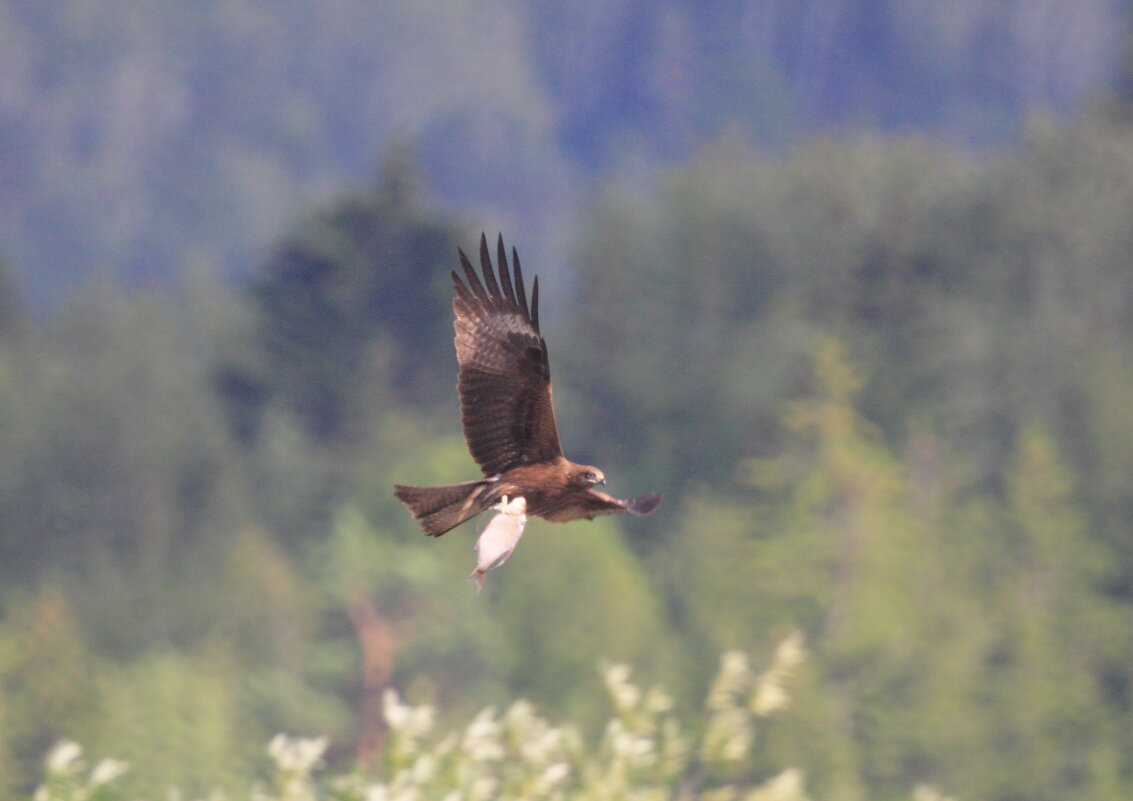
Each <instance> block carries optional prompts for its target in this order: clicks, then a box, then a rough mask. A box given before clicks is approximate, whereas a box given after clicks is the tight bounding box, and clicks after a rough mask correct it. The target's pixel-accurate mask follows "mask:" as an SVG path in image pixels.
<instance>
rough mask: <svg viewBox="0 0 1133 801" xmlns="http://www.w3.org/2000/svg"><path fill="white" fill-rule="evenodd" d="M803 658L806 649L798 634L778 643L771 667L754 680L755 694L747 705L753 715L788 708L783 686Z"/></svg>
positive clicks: (786, 695)
mask: <svg viewBox="0 0 1133 801" xmlns="http://www.w3.org/2000/svg"><path fill="white" fill-rule="evenodd" d="M805 658H806V649H805V648H804V647H803V635H802V634H801V633H800V632H798V631H795V632H792V633H791V634H790V635H789V636H788V637H787V638H786V639H784V640H783V641H782V642H781V643H779V646H778V647H777V648H776V649H775V657H774V659H772V661H771V667H769V668H768V669H767V670H766V671H764V673H763V674H761V675H760V676H759V678H758V679H757V680H756V685H755V692H753V693H752V696H751V701H750V702H749V705H748V706H749V708H750V709H751V711H752V712H753V713H755V714H756V715H762V716H766V715H770V714H772V713H773V712H778V711H779V710H781V709H786V708H787V707H788V706H790V704H791V697H790V696H789V695H788V694H787V691H786V688H785V685H786V683H787V680H788V679H789V678H790V677H791V674H792V673H793V672H794V669H795V668H796V667H798V666H799V665H800V664H801V663H802V661H803V660H804V659H805Z"/></svg>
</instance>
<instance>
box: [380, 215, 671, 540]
mask: <svg viewBox="0 0 1133 801" xmlns="http://www.w3.org/2000/svg"><path fill="white" fill-rule="evenodd" d="M497 251H498V257H497V260H498V263H499V280H498V281H497V280H496V276H495V274H494V270H493V269H492V259H491V256H490V255H489V253H488V242H487V239H486V238H485V237H484V235H483V234H481V235H480V269H481V272H482V273H483V281H481V280H480V277H479V276H477V274H476V270H475V269H473V267H472V264H471V263H470V262H469V261H468V257H467V256H465V255H464V252H463V251H461V250H459V249H458V251H457V253H458V254H459V256H460V264H461V267H462V268H463V270H464V278H465V279H466V281H467V284H465V281H462V280H461V278H460V276H459V275H457V273H456V272H455V271H453V273H452V280H453V285H454V287H455V289H456V297H455V298H454V299H453V301H452V307H453V311H454V312H455V313H456V322H455V324H454V327H455V329H456V339H455V342H456V358H457V362H459V365H460V371H459V373H458V376H457V385H456V386H457V393H458V394H459V395H460V416H461V421H462V423H463V425H464V438H465V440H466V441H467V442H468V450H469V451H470V452H471V453H472V458H473V459H475V460H476V463H477V464H478V465H480V469H481V471H482V472H483V473H484V478H480V479H476V480H475V481H466V482H464V483H462V484H450V485H447V486H443V487H405V486H400V485H397V486H395V487H394V495H395V496H396V497H397V499H398V500H399V501H401V502H402V503H404V504H405V505H406V506H407V507H408V508H409V511H410V513H411V514H412V515H413V517H414V518H416V520H417V522H418V523H420V524H421V528H422V529H424V530H425V533H426V534H428V535H429V536H431V537H439V536H440V535H442V534H444V533H445V532H446V531H450V530H451V529H453V528H455V527H456V526H458V525H460V524H461V523H463V522H464V521H466V520H468V519H469V518H472V517H475V516H476V515H478V514H480V512H483V511H484V510H485V509H490V508H492V507H493V506H495V505H496V504H498V503H500V501H501V500H502V499H503V498H504V497H505V496H506V497H508V498H512V499H515V498H523V499H524V502H525V504H526V507H527V514H529V515H537V516H539V517H542V518H544V519H545V520H550V521H552V522H555V523H565V522H567V521H570V520H579V519H582V518H585V519H587V520H589V519H591V518H594V517H596V516H598V515H604V514H617V513H619V512H629V513H630V514H634V515H647V514H650V513H652V512H653V510H654V509H656V508H657V506H658V504H660V503H661V496H660V495H657V494H649V495H643V496H641V497H640V498H636V499H631V500H622V499H619V498H615V497H613V496H612V495H607V494H606V493H604V492H600V491H598V490H596V489H594V487H595V486H596V485H598V484H603V485H604V484H605V483H606V477H605V475H603V473H602V471H601V470H599V469H598V468H597V467H591V466H589V465H583V464H576V463H574V462H572V461H569V460H568V459H566V458H565V457H564V456H563V449H562V446H561V445H560V444H559V431H558V427H557V426H556V424H555V410H554V407H553V405H552V403H551V369H550V365H549V362H548V359H547V343H546V342H544V341H543V337H542V335H540V333H539V279H538V278H536V279H535V281H534V283H533V284H532V287H531V303H530V305H529V304H528V302H527V291H526V289H525V288H524V285H523V273H522V271H521V270H520V266H519V254H518V253H516V252H515V248H512V251H511V255H512V265H513V268H514V274H513V273H512V272H511V271H510V270H509V268H508V262H507V251H506V250H504V240H503V236H500V238H499V242H498V245H497Z"/></svg>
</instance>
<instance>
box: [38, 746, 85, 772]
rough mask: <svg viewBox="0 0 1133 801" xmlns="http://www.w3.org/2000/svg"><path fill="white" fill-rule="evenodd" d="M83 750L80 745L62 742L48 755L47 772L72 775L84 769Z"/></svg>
mask: <svg viewBox="0 0 1133 801" xmlns="http://www.w3.org/2000/svg"><path fill="white" fill-rule="evenodd" d="M82 758H83V749H82V746H80V745H79V744H78V743H75V742H71V741H70V740H62V741H60V742H59V743H57V744H56V746H55V747H54V748H52V749H51V751H50V752H49V753H48V754H47V759H46V764H47V772H48V773H49V774H51V773H71V772H73V771H77V770H79V769H80V768H81V767H82Z"/></svg>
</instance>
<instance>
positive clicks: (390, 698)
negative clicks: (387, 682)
mask: <svg viewBox="0 0 1133 801" xmlns="http://www.w3.org/2000/svg"><path fill="white" fill-rule="evenodd" d="M412 711H413V710H412V709H411V708H410V707H409V705H407V704H403V703H401V700H400V699H399V698H398V697H397V690H394V689H392V688H387V689H386V691H385V692H384V693H382V715H383V716H384V717H385V719H386V723H388V724H389V727H390V728H391V729H394V730H397V729H400V728H402V727H403V726H404V725H405V724H406V723H407V722H408V721H409V715H410V713H411V712H412Z"/></svg>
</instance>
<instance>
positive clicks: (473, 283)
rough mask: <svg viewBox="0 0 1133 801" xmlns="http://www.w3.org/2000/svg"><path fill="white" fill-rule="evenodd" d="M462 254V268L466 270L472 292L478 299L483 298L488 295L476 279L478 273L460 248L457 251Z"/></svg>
mask: <svg viewBox="0 0 1133 801" xmlns="http://www.w3.org/2000/svg"><path fill="white" fill-rule="evenodd" d="M456 252H457V253H459V254H460V266H461V267H463V268H464V274H465V275H466V276H467V277H468V286H469V288H470V289H471V290H472V294H473V295H475V296H476V297H477V298H483V297H484V296H485V295H486V294H487V293H486V292H485V291H484V287H483V285H482V284H481V283H480V279H479V278H477V277H476V271H475V270H473V269H472V262H470V261H469V260H468V257H467V256H465V255H464V251H463V250H461V249H460V248H457V249H456Z"/></svg>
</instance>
